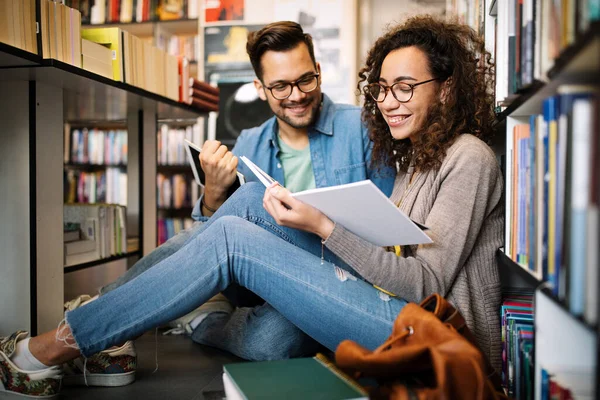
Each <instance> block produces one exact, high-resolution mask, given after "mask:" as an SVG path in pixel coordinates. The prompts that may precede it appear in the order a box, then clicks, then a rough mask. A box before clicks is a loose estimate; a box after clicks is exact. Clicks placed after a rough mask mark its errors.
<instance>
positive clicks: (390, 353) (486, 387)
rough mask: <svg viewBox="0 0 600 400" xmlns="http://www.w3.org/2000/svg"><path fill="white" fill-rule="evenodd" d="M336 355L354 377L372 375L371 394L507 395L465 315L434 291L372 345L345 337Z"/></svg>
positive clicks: (398, 398)
mask: <svg viewBox="0 0 600 400" xmlns="http://www.w3.org/2000/svg"><path fill="white" fill-rule="evenodd" d="M335 359H336V364H337V365H338V367H340V368H342V369H343V370H345V371H346V372H348V373H350V374H351V375H353V376H354V377H355V378H360V377H366V378H374V379H375V380H376V381H377V383H378V384H377V385H374V386H373V387H372V388H370V391H369V393H370V397H371V398H375V399H379V398H381V399H394V400H408V399H419V400H424V399H465V400H469V399H506V398H507V397H506V396H505V395H504V393H503V392H502V389H501V386H500V379H499V376H498V374H496V373H495V372H494V370H493V369H492V367H491V366H490V364H489V363H488V362H487V360H486V359H485V357H484V355H483V353H482V352H481V351H480V350H479V349H478V347H477V345H476V343H475V338H474V336H473V334H472V333H471V332H470V331H469V329H468V327H467V326H466V323H465V320H464V318H463V317H462V316H461V315H460V313H459V312H458V311H457V310H456V309H455V308H454V307H453V306H452V305H451V304H450V303H449V302H447V301H446V300H445V299H444V298H443V297H441V296H440V295H438V294H434V295H432V296H429V297H427V298H426V299H425V300H423V302H421V304H420V305H419V304H414V303H410V304H407V305H406V306H405V307H404V308H403V309H402V311H401V312H400V314H398V317H397V318H396V321H395V322H394V327H393V330H392V335H391V336H390V337H389V339H388V340H386V341H385V343H383V344H382V345H381V346H379V348H377V349H376V350H375V351H371V350H368V349H366V348H364V347H362V346H360V345H359V344H357V343H355V342H353V341H350V340H345V341H343V342H342V343H340V345H339V346H338V348H337V350H336V352H335Z"/></svg>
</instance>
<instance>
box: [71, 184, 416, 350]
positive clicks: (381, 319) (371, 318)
mask: <svg viewBox="0 0 600 400" xmlns="http://www.w3.org/2000/svg"><path fill="white" fill-rule="evenodd" d="M263 193H264V186H262V185H260V184H246V185H244V186H242V188H241V189H239V190H238V191H237V192H236V193H235V194H234V195H233V196H232V197H231V198H230V199H229V200H228V201H227V202H226V203H225V204H224V205H223V206H222V207H221V208H219V210H218V211H217V213H216V214H215V215H214V216H213V217H212V218H211V219H210V221H208V222H207V223H205V224H203V226H202V227H201V228H200V229H198V230H197V231H196V232H194V235H193V237H191V238H190V239H189V240H188V241H187V243H186V244H185V245H183V246H182V247H181V249H180V250H179V251H177V252H176V253H174V254H172V255H171V256H169V257H167V258H166V259H164V260H162V261H161V262H159V263H158V264H156V265H155V266H153V267H152V268H150V269H148V270H147V271H146V272H144V273H143V274H141V275H139V276H138V277H137V278H136V279H133V280H131V281H129V282H127V283H126V284H124V285H122V286H120V287H118V288H116V289H115V290H112V291H110V292H109V293H106V294H105V295H104V296H101V297H100V298H99V299H98V300H96V301H94V302H91V303H89V304H87V305H85V306H83V307H79V308H77V309H75V310H73V311H71V312H68V313H67V315H66V319H67V323H68V324H69V326H70V327H71V331H72V333H73V337H74V339H75V341H76V343H77V345H78V346H79V349H80V350H81V352H82V353H83V354H84V355H85V356H89V355H91V354H94V353H96V352H98V351H100V350H103V349H105V348H108V347H110V346H112V345H115V344H117V343H122V342H123V341H125V340H128V339H131V338H133V337H136V336H139V335H140V334H142V333H144V332H146V331H147V330H149V329H151V328H154V327H156V326H158V325H161V324H164V323H166V322H168V321H171V320H173V319H175V318H178V317H180V316H182V315H185V314H186V313H188V312H190V311H191V310H193V309H195V308H196V307H198V306H199V305H201V304H203V303H204V302H205V301H207V300H208V299H210V298H211V297H212V296H214V295H215V294H217V293H218V292H221V291H223V290H225V289H226V288H228V287H229V286H230V285H234V284H237V285H240V286H243V287H245V288H247V289H249V290H250V291H252V292H254V293H256V294H257V295H258V296H260V297H261V298H263V299H264V300H265V301H266V302H267V303H268V304H269V305H270V307H272V308H273V310H276V312H278V313H279V314H281V315H282V316H283V317H284V318H285V320H287V321H290V323H292V324H294V325H295V326H297V327H298V328H300V329H301V330H302V331H303V332H305V333H307V334H308V335H309V336H311V337H312V338H314V339H315V340H317V341H318V342H319V343H321V344H322V345H324V346H326V347H327V348H329V349H330V350H335V348H336V347H337V345H338V344H339V343H340V342H341V341H342V340H344V339H351V340H354V341H356V342H358V343H360V344H362V345H363V346H365V347H367V348H370V349H374V348H376V347H377V346H378V345H379V344H381V343H382V342H383V341H384V340H385V339H386V338H387V337H388V336H389V335H390V334H391V331H392V326H393V322H394V320H395V318H396V316H397V315H398V313H399V312H400V310H401V309H402V307H404V305H405V304H406V302H405V301H403V300H401V299H397V298H392V299H389V300H385V299H384V298H385V297H384V296H380V294H381V292H379V291H378V290H377V289H375V288H374V287H373V286H372V285H371V284H369V283H368V282H366V281H364V280H362V279H360V278H358V279H354V277H355V275H357V274H356V273H355V272H354V271H353V270H352V269H351V268H350V267H349V266H348V265H346V264H345V263H343V262H342V261H341V260H340V259H338V257H336V256H335V255H333V254H332V253H331V252H329V251H328V250H327V249H325V250H326V252H325V260H326V261H325V262H324V263H322V262H321V242H320V239H319V238H318V237H317V236H315V235H312V234H309V233H306V232H301V231H298V230H294V229H289V228H285V227H281V226H279V225H277V224H276V223H275V222H274V221H273V220H272V218H271V217H270V216H268V214H267V213H266V212H265V211H264V210H263V208H262V196H263ZM230 202H231V204H228V203H230ZM342 268H343V270H345V271H348V272H352V274H353V275H350V274H348V273H342V272H341V270H340V269H342ZM240 340H241V341H242V342H243V338H240Z"/></svg>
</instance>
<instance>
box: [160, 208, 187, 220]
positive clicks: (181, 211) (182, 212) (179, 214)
mask: <svg viewBox="0 0 600 400" xmlns="http://www.w3.org/2000/svg"><path fill="white" fill-rule="evenodd" d="M157 210H158V212H159V213H161V214H162V215H164V216H165V217H168V218H192V217H191V215H192V210H193V207H180V208H173V207H158V208H157Z"/></svg>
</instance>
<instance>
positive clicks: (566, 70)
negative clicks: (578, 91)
mask: <svg viewBox="0 0 600 400" xmlns="http://www.w3.org/2000/svg"><path fill="white" fill-rule="evenodd" d="M599 54H600V22H599V21H597V22H594V23H592V24H591V25H590V27H589V29H588V30H587V31H586V32H585V33H584V34H582V35H581V36H580V37H579V38H578V39H577V40H576V41H575V43H574V44H573V45H571V46H569V47H567V48H566V49H565V50H564V51H563V52H562V53H561V55H560V56H559V57H558V58H557V59H556V61H555V63H554V66H553V67H552V69H551V70H550V71H548V77H549V79H550V81H549V82H547V83H544V82H539V81H536V82H534V83H533V84H532V85H530V86H529V87H527V88H526V89H524V90H523V91H521V92H520V93H519V94H518V95H517V97H516V98H515V99H514V100H513V101H512V102H511V103H510V104H509V105H508V107H507V108H506V109H504V110H503V111H502V112H500V113H498V115H497V123H500V122H502V121H503V120H505V119H506V117H507V116H509V115H512V116H522V115H530V114H538V113H541V102H542V101H543V99H545V98H547V97H549V96H552V95H553V94H555V93H556V89H557V88H558V86H560V85H561V84H563V83H566V82H569V83H590V82H598V80H600V73H599V72H598V71H599V70H600V56H599Z"/></svg>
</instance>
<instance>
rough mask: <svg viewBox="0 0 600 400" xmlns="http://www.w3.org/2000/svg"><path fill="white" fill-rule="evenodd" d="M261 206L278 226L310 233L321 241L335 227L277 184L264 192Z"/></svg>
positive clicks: (326, 218) (323, 215)
mask: <svg viewBox="0 0 600 400" xmlns="http://www.w3.org/2000/svg"><path fill="white" fill-rule="evenodd" d="M263 206H264V207H265V209H266V210H267V212H268V213H269V214H271V216H272V217H273V218H274V219H275V222H277V223H278V224H279V225H281V226H287V227H290V228H295V229H300V230H303V231H306V232H311V233H314V234H316V235H318V236H320V237H321V238H322V239H326V238H328V237H329V235H331V232H332V231H333V228H334V226H335V225H334V223H333V221H332V220H330V219H329V218H328V217H327V216H326V215H325V214H323V213H322V212H321V211H319V210H317V209H316V208H314V207H313V206H310V205H308V204H306V203H303V202H302V201H300V200H297V199H295V198H294V197H292V195H291V193H290V192H289V190H287V189H285V188H283V187H281V185H279V184H278V183H274V184H273V185H271V186H270V187H268V188H267V190H266V191H265V196H264V197H263Z"/></svg>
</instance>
